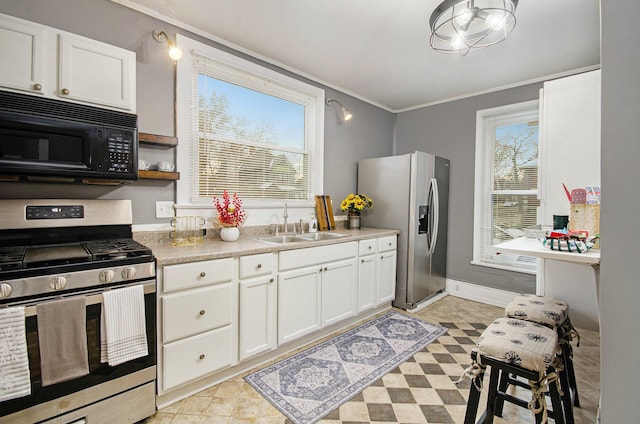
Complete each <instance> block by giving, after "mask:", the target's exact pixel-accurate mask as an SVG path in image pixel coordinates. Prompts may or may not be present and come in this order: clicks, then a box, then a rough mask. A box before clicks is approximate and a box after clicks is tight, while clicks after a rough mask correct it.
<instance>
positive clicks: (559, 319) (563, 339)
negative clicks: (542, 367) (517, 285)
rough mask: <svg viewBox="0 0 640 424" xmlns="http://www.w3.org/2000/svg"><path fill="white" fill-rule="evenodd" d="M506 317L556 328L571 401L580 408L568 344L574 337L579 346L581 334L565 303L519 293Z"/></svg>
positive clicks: (508, 309) (571, 353)
mask: <svg viewBox="0 0 640 424" xmlns="http://www.w3.org/2000/svg"><path fill="white" fill-rule="evenodd" d="M505 316H506V317H510V318H517V319H522V320H525V321H531V322H536V323H538V324H542V325H544V326H547V327H549V328H552V329H555V330H556V332H557V333H558V338H559V339H558V340H559V343H560V347H561V348H562V357H563V362H564V364H565V369H564V372H566V373H567V377H568V386H569V387H568V389H570V390H569V391H570V392H571V399H572V400H571V404H572V405H575V406H577V407H580V398H579V396H578V385H577V383H576V374H575V370H574V367H573V347H572V346H571V342H572V341H573V339H574V337H575V338H576V339H577V340H578V342H577V344H576V346H578V347H579V346H580V335H579V334H578V332H577V331H576V329H575V328H574V327H573V325H572V324H571V319H570V318H569V305H568V304H567V302H564V301H562V300H559V299H554V298H552V297H546V296H537V295H532V294H525V295H520V296H517V297H515V298H514V299H513V300H512V301H511V302H510V303H509V304H508V305H507V306H506V308H505ZM563 390H567V388H565V387H563ZM571 416H573V413H571Z"/></svg>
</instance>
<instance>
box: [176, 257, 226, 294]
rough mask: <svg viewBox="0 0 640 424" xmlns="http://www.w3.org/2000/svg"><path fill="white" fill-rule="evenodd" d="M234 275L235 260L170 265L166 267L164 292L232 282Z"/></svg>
mask: <svg viewBox="0 0 640 424" xmlns="http://www.w3.org/2000/svg"><path fill="white" fill-rule="evenodd" d="M232 275H233V260H232V259H231V258H226V259H216V260H213V261H202V262H191V263H188V264H179V265H169V266H166V267H164V291H165V292H170V291H174V290H181V289H186V288H190V287H199V286H205V285H208V284H214V283H222V282H224V281H231V278H232Z"/></svg>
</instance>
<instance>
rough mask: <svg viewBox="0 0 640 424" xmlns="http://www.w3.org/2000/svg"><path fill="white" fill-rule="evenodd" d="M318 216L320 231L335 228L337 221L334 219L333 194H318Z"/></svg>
mask: <svg viewBox="0 0 640 424" xmlns="http://www.w3.org/2000/svg"><path fill="white" fill-rule="evenodd" d="M316 217H317V218H318V229H319V230H320V231H327V230H335V228H336V222H335V220H334V219H333V206H332V205H331V196H322V195H316Z"/></svg>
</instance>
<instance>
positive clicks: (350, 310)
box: [322, 259, 357, 327]
mask: <svg viewBox="0 0 640 424" xmlns="http://www.w3.org/2000/svg"><path fill="white" fill-rule="evenodd" d="M356 281H357V280H356V261H355V259H348V260H345V261H339V262H332V263H330V264H327V265H324V266H323V267H322V326H323V327H324V326H325V325H329V324H332V323H334V322H336V321H340V320H343V319H345V318H348V317H350V316H353V315H355V314H356V308H357V305H356V289H357V287H356Z"/></svg>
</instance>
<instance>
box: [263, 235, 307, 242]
mask: <svg viewBox="0 0 640 424" xmlns="http://www.w3.org/2000/svg"><path fill="white" fill-rule="evenodd" d="M257 240H260V241H266V242H269V243H293V242H296V241H308V240H302V239H299V238H298V236H265V237H258V238H257Z"/></svg>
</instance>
